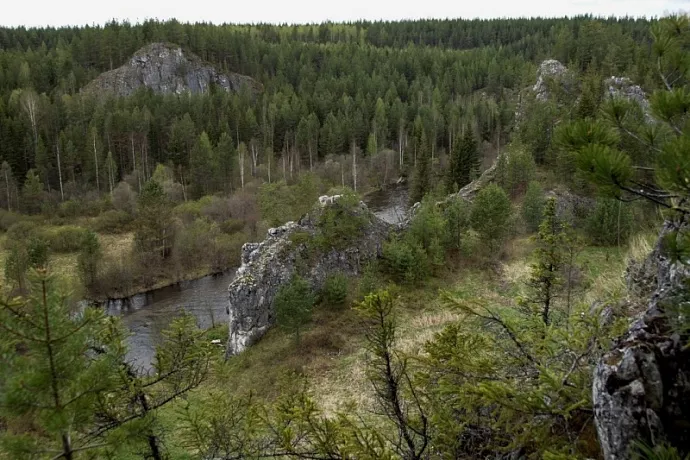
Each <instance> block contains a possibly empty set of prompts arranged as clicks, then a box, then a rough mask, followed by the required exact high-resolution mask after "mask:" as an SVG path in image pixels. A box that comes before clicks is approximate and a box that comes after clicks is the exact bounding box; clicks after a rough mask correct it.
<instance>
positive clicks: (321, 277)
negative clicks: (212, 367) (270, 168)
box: [227, 195, 396, 355]
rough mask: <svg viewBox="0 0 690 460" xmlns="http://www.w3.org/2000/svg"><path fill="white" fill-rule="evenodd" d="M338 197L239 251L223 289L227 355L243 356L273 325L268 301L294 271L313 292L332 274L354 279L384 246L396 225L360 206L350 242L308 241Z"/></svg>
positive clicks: (327, 198)
mask: <svg viewBox="0 0 690 460" xmlns="http://www.w3.org/2000/svg"><path fill="white" fill-rule="evenodd" d="M340 199H341V196H339V195H335V196H322V197H321V198H319V203H318V204H317V205H316V206H315V207H314V209H313V210H312V211H311V212H310V213H308V214H307V215H305V216H304V217H302V218H301V219H300V220H299V221H298V222H288V223H286V224H285V225H283V226H281V227H278V228H271V229H269V230H268V235H267V236H266V239H265V240H264V241H263V242H261V243H246V244H245V245H244V246H243V247H242V265H241V266H240V268H239V269H238V270H237V275H236V277H235V279H234V280H233V281H232V283H231V284H230V286H229V288H228V293H229V303H228V314H229V317H230V324H229V328H230V331H229V339H228V346H227V355H233V354H237V353H240V352H242V351H243V350H244V349H245V348H247V347H248V346H250V345H251V344H252V343H254V342H255V341H256V340H258V339H259V338H261V336H262V335H264V334H265V333H266V331H267V330H268V328H269V327H271V326H272V325H273V323H274V321H275V312H274V309H273V299H274V297H275V295H276V294H277V292H278V289H280V286H282V285H283V284H285V283H287V282H289V281H290V279H291V278H292V277H293V275H295V274H296V273H298V274H299V275H300V276H302V277H303V278H304V279H306V280H307V281H308V282H309V283H310V284H311V286H312V289H314V290H315V291H317V290H319V289H320V288H321V287H322V286H323V283H324V281H325V280H326V277H327V276H328V275H331V274H333V273H343V274H346V275H356V274H359V273H360V272H361V270H362V269H363V268H364V266H365V265H366V263H367V262H368V261H370V260H372V259H374V258H376V257H378V256H379V255H380V254H381V251H382V247H383V242H384V241H385V240H386V238H387V237H388V235H389V234H390V232H391V231H392V230H394V229H395V228H396V226H394V225H392V224H389V223H386V222H384V221H383V220H381V219H379V218H378V217H376V216H375V215H374V214H373V213H372V212H371V211H370V210H369V209H368V208H367V206H366V205H365V204H364V203H362V202H360V203H359V204H357V205H356V206H355V207H354V208H353V209H351V210H348V212H349V213H351V214H352V215H354V216H355V217H356V218H360V219H362V220H361V222H362V223H363V225H362V227H361V231H360V232H359V234H358V235H357V236H356V237H354V238H352V239H351V240H350V243H349V244H346V245H344V246H341V247H337V248H336V247H332V248H328V249H324V248H318V247H316V246H315V245H314V244H312V243H313V241H314V238H315V236H316V235H317V233H318V232H319V222H320V219H321V216H322V215H323V214H324V212H328V210H329V208H332V207H334V206H339V203H338V202H339V200H340Z"/></svg>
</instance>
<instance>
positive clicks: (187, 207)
mask: <svg viewBox="0 0 690 460" xmlns="http://www.w3.org/2000/svg"><path fill="white" fill-rule="evenodd" d="M203 206H204V205H203V204H202V203H201V200H199V201H185V202H184V203H180V204H178V205H177V206H175V207H174V208H173V210H172V212H173V215H174V216H175V217H177V218H178V219H180V220H181V221H182V222H183V223H184V224H186V225H189V224H191V223H192V222H194V221H195V220H197V219H199V218H201V208H202V207H203Z"/></svg>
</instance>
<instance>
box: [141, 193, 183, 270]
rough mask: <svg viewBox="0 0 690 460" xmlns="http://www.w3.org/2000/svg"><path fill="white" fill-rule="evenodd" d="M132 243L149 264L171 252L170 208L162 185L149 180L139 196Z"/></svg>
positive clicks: (172, 230) (172, 235) (172, 234)
mask: <svg viewBox="0 0 690 460" xmlns="http://www.w3.org/2000/svg"><path fill="white" fill-rule="evenodd" d="M135 225H136V231H135V235H134V241H135V244H136V247H137V250H138V251H139V254H140V256H141V257H142V259H151V260H150V262H151V263H153V262H154V261H160V260H162V259H165V258H166V257H168V256H169V255H170V253H171V251H172V244H173V237H174V226H173V216H172V209H171V206H170V204H169V202H168V200H167V198H166V197H165V192H164V190H163V187H162V185H160V184H159V183H158V182H156V181H154V180H150V181H148V182H147V183H146V185H145V186H144V189H143V190H142V191H141V195H139V201H138V208H137V220H136V223H135Z"/></svg>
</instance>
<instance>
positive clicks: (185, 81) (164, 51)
mask: <svg viewBox="0 0 690 460" xmlns="http://www.w3.org/2000/svg"><path fill="white" fill-rule="evenodd" d="M211 85H216V86H218V87H220V88H223V89H224V90H225V91H235V92H237V91H239V90H240V89H241V88H242V86H243V85H247V86H248V87H249V88H250V89H251V90H252V91H253V92H256V91H260V90H261V85H260V84H259V83H258V82H256V81H255V80H254V79H252V78H251V77H248V76H246V75H240V74H237V73H227V74H224V73H220V72H218V71H217V70H216V69H215V68H213V67H212V66H211V65H209V64H207V63H205V62H204V61H203V60H202V59H201V58H200V57H198V56H196V55H194V54H192V53H189V52H185V51H183V50H182V48H181V47H180V46H178V45H174V44H170V43H151V44H150V45H147V46H145V47H143V48H141V49H140V50H139V51H137V52H136V53H134V55H133V56H132V57H131V58H130V60H129V62H127V63H126V64H125V65H123V66H121V67H118V68H117V69H114V70H111V71H109V72H105V73H103V74H101V75H99V76H98V77H97V78H96V79H95V80H93V81H92V82H90V83H89V84H88V85H86V86H85V87H84V89H83V90H82V91H83V92H85V93H89V94H94V95H116V96H129V95H130V94H132V93H134V92H135V91H136V90H137V89H139V88H141V87H145V88H150V89H151V90H153V92H155V93H161V94H171V93H172V94H182V93H193V94H197V93H203V92H206V91H208V89H209V87H210V86H211Z"/></svg>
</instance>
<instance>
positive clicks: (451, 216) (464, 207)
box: [443, 199, 470, 249]
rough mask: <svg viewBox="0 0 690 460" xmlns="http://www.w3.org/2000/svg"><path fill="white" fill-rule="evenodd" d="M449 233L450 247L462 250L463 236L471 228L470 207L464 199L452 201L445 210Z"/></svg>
mask: <svg viewBox="0 0 690 460" xmlns="http://www.w3.org/2000/svg"><path fill="white" fill-rule="evenodd" d="M443 215H444V217H445V220H446V225H447V232H448V246H449V247H451V248H454V249H460V245H461V242H462V236H463V234H464V233H465V231H466V230H467V229H468V228H469V226H470V205H469V203H468V202H467V201H465V200H463V199H455V200H451V201H450V203H448V205H447V206H446V207H445V208H444V209H443Z"/></svg>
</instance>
